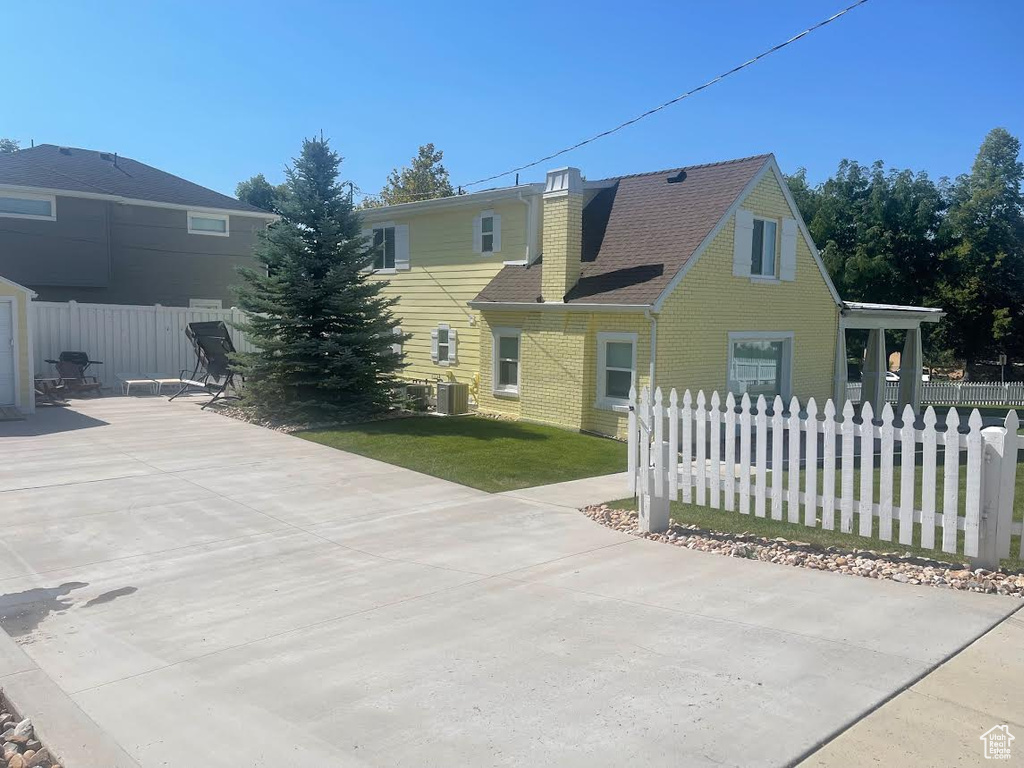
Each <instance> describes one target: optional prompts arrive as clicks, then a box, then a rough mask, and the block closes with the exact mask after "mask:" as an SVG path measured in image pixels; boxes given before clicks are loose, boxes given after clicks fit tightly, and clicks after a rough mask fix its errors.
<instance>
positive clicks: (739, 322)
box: [655, 173, 839, 402]
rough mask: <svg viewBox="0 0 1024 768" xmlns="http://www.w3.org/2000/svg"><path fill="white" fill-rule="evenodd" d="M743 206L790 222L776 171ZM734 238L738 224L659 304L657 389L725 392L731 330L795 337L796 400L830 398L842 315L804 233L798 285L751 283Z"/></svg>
mask: <svg viewBox="0 0 1024 768" xmlns="http://www.w3.org/2000/svg"><path fill="white" fill-rule="evenodd" d="M742 207H743V208H746V209H748V210H750V211H753V213H754V214H755V215H757V216H764V217H766V218H775V219H782V218H783V217H789V216H792V213H791V211H790V208H789V206H788V204H787V203H786V199H785V197H784V196H783V193H782V190H781V188H780V187H779V185H778V182H777V181H776V179H775V176H774V175H773V174H771V173H769V174H766V175H765V177H764V178H763V179H762V180H761V182H760V183H759V184H758V185H757V186H756V187H755V189H754V190H753V191H752V192H751V193H750V195H748V197H747V199H746V200H744V201H743V203H742ZM780 231H781V227H780ZM734 233H735V220H734V219H733V220H730V221H729V222H727V223H726V225H725V226H724V227H723V228H722V231H721V232H719V233H718V235H717V236H716V237H715V239H714V240H713V241H712V242H711V244H710V245H709V246H708V249H707V250H706V251H705V252H704V253H703V255H702V256H701V257H700V259H699V260H698V261H697V262H696V263H695V264H694V265H693V267H692V268H691V269H690V271H689V272H688V273H687V274H686V275H685V276H684V277H683V279H682V280H681V281H680V283H679V286H678V287H677V288H676V289H675V291H674V292H673V293H672V294H671V295H670V296H669V298H668V299H667V300H666V302H665V304H664V305H663V306H662V312H661V313H660V316H659V318H658V340H657V370H656V372H655V380H656V383H657V384H658V385H659V386H661V387H662V388H664V389H665V390H667V389H669V388H670V387H677V388H679V389H680V394H682V389H683V388H689V389H691V390H693V391H694V392H696V390H698V389H704V390H705V391H709V392H710V391H712V390H716V389H717V390H719V391H720V392H722V393H723V394H724V393H725V391H726V386H727V376H728V372H727V367H728V334H729V332H730V331H793V333H794V340H793V380H792V388H793V394H794V395H796V396H797V397H798V398H799V399H800V401H801V402H804V401H805V400H806V399H807V398H809V397H812V396H813V397H814V398H816V399H818V401H819V402H821V401H822V400H824V399H826V398H828V397H831V395H832V375H833V365H834V356H835V343H836V332H837V327H838V322H839V310H838V308H837V306H836V303H835V301H834V300H833V298H832V294H831V293H830V291H829V289H828V286H827V284H826V282H825V279H824V278H823V277H822V275H821V272H820V270H819V269H818V266H817V264H816V263H815V261H814V258H813V256H812V255H811V251H810V249H809V248H808V246H807V242H806V241H805V240H804V238H803V235H802V234H800V233H798V234H797V263H796V280H795V281H793V282H757V281H754V282H752V281H751V280H750V279H749V278H740V277H734V276H733V274H732V261H733V236H734Z"/></svg>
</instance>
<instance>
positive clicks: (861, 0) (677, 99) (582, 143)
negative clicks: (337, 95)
mask: <svg viewBox="0 0 1024 768" xmlns="http://www.w3.org/2000/svg"><path fill="white" fill-rule="evenodd" d="M867 1H868V0H857V2H855V3H853V4H852V5H849V6H847V7H846V8H843V9H842V10H841V11H838V12H836V13H834V14H832V15H831V16H829V17H828V18H827V19H825V20H823V21H819V22H818V23H817V24H814V25H813V26H810V27H808V28H807V29H805V30H803V31H802V32H799V33H797V34H795V35H793V36H792V37H791V38H789V39H788V40H786V41H784V42H781V43H779V44H777V45H774V46H772V47H771V48H769V49H768V50H766V51H762V52H761V53H759V54H757V55H756V56H754V57H753V58H752V59H747V60H746V61H744V62H743V63H742V64H738V65H737V66H735V67H733V68H732V69H730V70H728V71H726V72H723V73H722V74H720V75H718V76H717V77H713V78H711V79H710V80H708V81H707V82H706V83H702V84H701V85H698V86H697V87H696V88H692V89H690V90H689V91H687V92H686V93H683V94H680V95H679V96H676V97H675V98H674V99H669V100H668V101H666V102H665V103H663V104H659V105H658V106H656V107H653V108H651V109H648V110H647V111H646V112H644V113H642V114H639V115H637V116H636V117H634V118H632V119H630V120H626V121H625V122H623V123H619V124H618V125H616V126H615V127H614V128H609V129H608V130H606V131H601V133H597V134H594V135H593V136H591V137H590V138H587V139H583V140H582V141H578V142H576V143H575V144H573V145H572V146H569V147H565V148H564V149H560V150H558V151H557V152H552V153H551V154H550V155H545V156H544V157H541V158H538V159H537V160H534V161H533V162H530V163H526V164H525V165H520V166H517V167H515V168H511V169H509V170H507V171H503V172H502V173H496V174H494V175H493V176H485V177H484V178H482V179H477V180H476V181H470V182H467V183H465V184H459V185H458V186H456V189H463V188H465V187H475V186H476V185H477V184H483V183H485V182H488V181H494V180H495V179H500V178H501V177H503V176H511V175H512V174H513V173H518V172H519V171H524V170H526V169H527V168H533V167H534V166H536V165H540V164H541V163H546V162H547V161H548V160H553V159H554V158H556V157H559V156H560V155H564V154H566V153H568V152H572V151H573V150H576V149H579V148H580V147H584V146H586V145H587V144H592V143H593V142H595V141H597V140H598V139H603V138H604V137H606V136H611V135H612V134H613V133H618V132H619V131H621V130H622V129H623V128H628V127H629V126H631V125H633V124H635V123H639V122H640V121H641V120H643V119H644V118H646V117H650V116H651V115H653V114H655V113H657V112H660V111H661V110H663V109H665V108H666V107H671V106H672V105H673V104H678V103H679V102H680V101H682V100H683V99H688V98H690V97H691V96H693V95H695V94H697V93H700V92H701V91H703V90H705V89H707V88H710V87H711V86H713V85H715V84H716V83H719V82H721V81H722V80H724V79H725V78H727V77H729V76H730V75H734V74H736V73H737V72H740V71H741V70H744V69H746V68H747V67H750V66H752V65H754V64H756V63H757V62H759V61H760V60H761V59H764V58H766V57H768V56H771V55H772V54H773V53H777V52H778V51H781V50H782V49H783V48H785V47H786V46H788V45H792V44H793V43H795V42H796V41H797V40H800V39H802V38H804V37H807V35H809V34H811V33H812V32H815V31H816V30H819V29H821V28H822V27H824V26H827V25H829V24H831V23H832V22H834V21H837V20H838V19H840V18H842V17H843V16H845V15H846V14H848V13H849V12H850V11H852V10H853V9H855V8H857V7H858V6H861V5H864V3H866V2H867ZM409 197H429V194H423V195H410V196H409Z"/></svg>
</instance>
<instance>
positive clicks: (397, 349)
mask: <svg viewBox="0 0 1024 768" xmlns="http://www.w3.org/2000/svg"><path fill="white" fill-rule="evenodd" d="M391 331H392V333H394V334H395V336H402V335H403V334H402V327H401V326H399V325H396V326H395V327H394V328H392V329H391ZM403 347H404V344H403V342H402V340H401V339H399V340H398V341H396V342H395V343H394V344H392V345H391V351H392V352H394V353H395V354H396V355H398V356H399V357H401V356H402V351H403Z"/></svg>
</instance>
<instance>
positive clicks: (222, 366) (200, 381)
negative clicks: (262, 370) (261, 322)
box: [170, 320, 237, 410]
mask: <svg viewBox="0 0 1024 768" xmlns="http://www.w3.org/2000/svg"><path fill="white" fill-rule="evenodd" d="M185 337H186V338H187V339H188V340H189V343H191V344H192V349H193V350H194V351H195V353H196V365H195V368H193V369H192V374H191V375H186V373H185V372H184V371H183V372H182V376H181V388H180V389H179V390H178V391H177V393H175V394H174V395H173V396H172V397H171V398H170V399H171V400H174V399H175V398H177V397H180V396H181V395H183V394H185V392H187V391H188V390H189V389H190V388H192V387H196V388H199V389H202V390H204V391H206V392H208V393H209V394H212V395H213V397H212V398H211V399H210V401H209V402H208V403H205V404H204V405H203V409H204V410H205V409H206V408H209V407H210V406H211V405H213V404H214V403H215V402H216V401H217V400H227V399H237V396H236V395H229V394H227V391H228V389H229V388H230V389H234V388H235V375H236V374H235V372H234V370H233V369H232V367H231V361H230V359H229V358H228V355H230V354H231V353H233V352H234V351H235V345H234V343H233V342H232V341H231V335H230V334H229V333H228V327H227V326H226V325H225V324H224V322H223V321H221V320H212V321H208V322H202V323H189V324H188V325H187V326H186V327H185Z"/></svg>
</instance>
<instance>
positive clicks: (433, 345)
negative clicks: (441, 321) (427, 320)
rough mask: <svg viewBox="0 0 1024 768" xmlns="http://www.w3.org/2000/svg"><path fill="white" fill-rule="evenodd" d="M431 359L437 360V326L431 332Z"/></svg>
mask: <svg viewBox="0 0 1024 768" xmlns="http://www.w3.org/2000/svg"><path fill="white" fill-rule="evenodd" d="M430 359H431V360H433V361H434V362H435V363H436V362H437V328H435V329H434V330H432V331H431V332H430Z"/></svg>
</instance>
